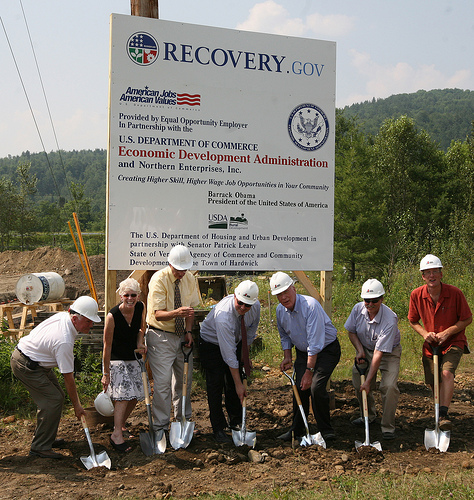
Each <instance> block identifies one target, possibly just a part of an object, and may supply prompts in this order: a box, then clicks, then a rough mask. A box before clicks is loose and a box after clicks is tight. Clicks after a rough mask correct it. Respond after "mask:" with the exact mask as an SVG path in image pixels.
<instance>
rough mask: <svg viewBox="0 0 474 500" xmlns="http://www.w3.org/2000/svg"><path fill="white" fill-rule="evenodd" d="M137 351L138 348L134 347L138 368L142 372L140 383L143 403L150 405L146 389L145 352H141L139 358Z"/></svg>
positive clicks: (148, 393)
mask: <svg viewBox="0 0 474 500" xmlns="http://www.w3.org/2000/svg"><path fill="white" fill-rule="evenodd" d="M138 351H139V349H135V350H134V351H133V352H134V353H135V359H136V360H137V361H138V364H139V365H140V370H141V372H142V383H143V392H144V393H145V404H146V405H150V404H151V400H150V392H149V391H148V375H147V373H146V366H145V356H146V354H142V355H141V358H139V357H138V354H139V352H138Z"/></svg>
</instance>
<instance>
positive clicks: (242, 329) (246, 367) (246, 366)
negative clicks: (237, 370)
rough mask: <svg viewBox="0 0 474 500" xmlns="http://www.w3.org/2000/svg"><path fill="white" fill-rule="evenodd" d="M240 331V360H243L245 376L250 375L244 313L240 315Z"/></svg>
mask: <svg viewBox="0 0 474 500" xmlns="http://www.w3.org/2000/svg"><path fill="white" fill-rule="evenodd" d="M240 333H241V334H242V361H243V362H244V371H245V375H247V377H248V376H249V375H250V370H251V368H250V358H249V346H248V343H247V328H245V321H244V315H242V316H241V317H240Z"/></svg>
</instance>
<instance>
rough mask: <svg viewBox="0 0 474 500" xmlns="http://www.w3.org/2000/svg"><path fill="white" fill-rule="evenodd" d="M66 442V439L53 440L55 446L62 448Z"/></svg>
mask: <svg viewBox="0 0 474 500" xmlns="http://www.w3.org/2000/svg"><path fill="white" fill-rule="evenodd" d="M65 444H66V441H65V440H64V439H55V440H54V442H53V446H52V447H53V448H62V447H63V446H64V445H65Z"/></svg>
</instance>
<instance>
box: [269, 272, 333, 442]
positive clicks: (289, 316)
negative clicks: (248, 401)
mask: <svg viewBox="0 0 474 500" xmlns="http://www.w3.org/2000/svg"><path fill="white" fill-rule="evenodd" d="M270 288H271V292H272V295H276V296H277V299H278V302H280V303H279V304H278V306H277V310H276V317H277V327H278V333H279V334H280V341H281V347H282V349H283V354H284V355H283V361H282V362H281V364H280V369H281V371H285V370H288V369H289V368H291V366H292V354H291V352H292V348H293V346H294V347H295V350H296V359H295V374H296V386H297V387H298V392H299V394H300V397H301V402H302V405H303V409H304V412H305V414H306V418H308V413H309V400H310V397H311V406H312V409H313V414H314V417H315V419H316V423H317V424H318V430H319V432H321V434H322V436H323V438H324V440H325V441H326V442H328V441H331V440H334V439H335V438H336V434H335V432H334V429H333V428H332V425H331V419H330V412H329V394H328V392H327V389H326V386H327V383H328V380H329V378H330V376H331V373H332V372H333V370H334V368H336V365H337V364H338V363H339V359H340V357H341V347H340V345H339V341H338V340H337V330H336V328H335V327H334V325H333V324H332V322H331V320H330V319H329V316H328V315H327V314H326V313H325V312H324V309H323V308H322V307H321V304H320V303H319V302H318V301H317V300H316V299H315V298H313V297H309V296H307V295H300V294H297V293H296V289H295V286H294V284H293V280H292V279H291V278H290V277H289V276H288V274H286V273H282V272H281V271H280V272H277V273H275V274H274V275H273V276H272V277H271V279H270ZM292 434H294V436H295V437H296V438H297V437H300V436H303V435H304V434H305V428H304V422H303V418H302V416H301V413H300V412H299V411H298V405H297V404H296V400H295V398H294V397H293V424H292V426H291V428H290V430H289V431H288V432H285V433H284V434H281V435H280V436H278V439H282V440H283V441H291V439H292Z"/></svg>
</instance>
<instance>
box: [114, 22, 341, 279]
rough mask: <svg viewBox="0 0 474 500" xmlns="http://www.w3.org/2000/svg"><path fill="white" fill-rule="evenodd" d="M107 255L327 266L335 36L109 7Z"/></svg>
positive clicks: (249, 265)
mask: <svg viewBox="0 0 474 500" xmlns="http://www.w3.org/2000/svg"><path fill="white" fill-rule="evenodd" d="M111 32H112V36H111V67H110V125H109V134H110V136H109V165H108V187H109V190H108V191H109V199H108V231H107V238H108V267H109V269H158V268H161V267H163V266H165V265H166V264H167V260H166V258H167V255H168V253H169V251H170V249H171V248H172V246H173V245H176V244H183V245H186V246H187V247H188V248H189V249H190V251H191V253H192V255H193V259H194V267H195V268H197V269H201V270H209V271H212V270H243V269H245V270H258V269H260V270H274V269H282V270H309V269H312V270H331V269H332V264H333V261H332V257H333V219H334V137H335V134H334V133H335V80H336V46H335V43H334V42H325V41H320V40H308V39H302V38H294V37H286V36H276V35H265V34H260V33H251V32H246V31H235V30H227V29H219V28H210V27H205V26H196V25H190V24H182V23H176V22H169V21H162V20H156V19H148V18H143V17H135V16H122V15H116V14H113V15H112V26H111Z"/></svg>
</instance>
